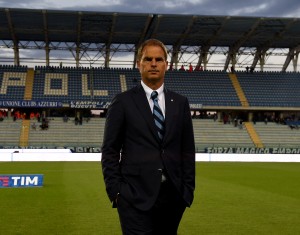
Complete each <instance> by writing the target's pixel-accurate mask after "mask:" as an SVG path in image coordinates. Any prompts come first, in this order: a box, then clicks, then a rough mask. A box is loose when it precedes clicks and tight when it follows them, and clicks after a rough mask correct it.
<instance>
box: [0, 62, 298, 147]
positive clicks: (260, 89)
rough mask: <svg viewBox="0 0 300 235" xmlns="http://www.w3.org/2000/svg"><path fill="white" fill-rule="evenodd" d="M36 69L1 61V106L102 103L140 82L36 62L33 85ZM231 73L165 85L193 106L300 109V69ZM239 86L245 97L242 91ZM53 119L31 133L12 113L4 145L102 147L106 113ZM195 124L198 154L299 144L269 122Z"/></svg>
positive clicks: (3, 127)
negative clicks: (76, 119) (25, 102)
mask: <svg viewBox="0 0 300 235" xmlns="http://www.w3.org/2000/svg"><path fill="white" fill-rule="evenodd" d="M29 71H30V69H29V68H27V67H26V66H5V65H1V66H0V85H1V93H0V108H14V106H13V105H12V106H9V104H6V105H4V102H5V101H11V102H14V101H22V100H28V101H33V102H35V101H40V100H42V101H49V102H53V101H57V102H61V103H63V107H64V108H67V109H68V108H69V109H70V108H71V107H70V102H72V101H79V102H82V101H102V102H104V103H106V104H109V102H110V101H111V99H112V98H113V97H114V96H115V95H116V94H117V93H120V92H122V91H125V90H128V89H130V88H131V87H133V86H135V85H136V84H137V83H138V82H139V81H140V79H139V72H138V70H137V69H127V68H110V69H109V68H93V69H90V68H75V67H74V68H71V67H70V68H69V67H65V68H64V67H63V68H59V67H45V66H36V67H35V69H34V77H33V79H32V83H28V81H27V80H28V76H27V75H28V73H29ZM230 75H232V74H228V73H226V72H224V71H194V72H186V71H177V70H174V71H168V72H167V74H166V78H165V83H166V86H167V87H169V88H170V89H172V90H174V91H177V92H179V93H181V94H183V95H185V96H187V97H188V99H189V101H190V104H191V109H193V105H195V106H196V107H197V108H199V107H200V109H203V110H205V107H210V108H214V107H215V108H216V110H217V109H218V108H219V107H228V110H230V108H237V109H238V108H244V105H243V104H244V103H243V102H244V101H245V100H246V101H247V102H248V105H249V107H265V108H272V107H276V108H278V109H280V108H283V109H284V108H286V107H288V108H290V107H296V108H297V107H298V108H299V107H300V95H299V93H298V92H295V91H296V90H298V89H299V86H300V85H299V82H298V80H299V78H300V75H299V73H290V72H254V73H246V72H237V73H236V74H235V78H234V79H235V80H236V81H234V80H233V79H232V77H231V76H230ZM26 82H27V83H26ZM235 82H236V83H238V86H236V85H235V84H234V83H235ZM27 86H32V89H27V93H28V90H29V93H30V92H31V93H32V94H25V91H26V88H27ZM239 89H240V90H241V91H242V92H243V95H244V98H241V97H242V96H241V95H239V91H238V90H239ZM26 97H27V98H26ZM30 97H31V98H30ZM242 99H244V100H242ZM197 105H200V106H197ZM25 108H29V107H27V106H25ZM96 108H99V107H96ZM100 108H103V107H100ZM105 108H106V107H104V109H105ZM196 110H197V109H196ZM48 118H49V119H50V123H49V129H48V130H41V129H40V128H39V125H40V123H37V122H36V120H30V122H28V123H27V124H26V127H29V126H30V127H31V125H32V124H33V123H35V124H36V125H37V129H36V130H34V129H32V128H28V129H29V130H28V133H27V132H24V130H23V129H24V126H25V122H22V120H16V121H13V120H12V118H11V117H9V118H5V119H4V120H3V121H1V122H0V135H1V137H0V141H1V145H2V146H1V147H6V146H23V147H33V148H38V147H46V148H54V147H68V146H74V147H95V148H100V146H101V143H102V139H103V128H104V122H105V119H104V118H91V119H90V121H89V122H85V121H84V122H83V125H75V124H74V122H73V121H72V120H70V121H69V122H67V123H66V122H63V120H62V117H61V118H60V117H59V118H58V117H51V116H50V117H48ZM73 119H74V117H73ZM193 123H194V131H195V141H196V147H197V151H198V152H203V151H205V149H207V148H208V147H211V148H213V147H224V148H225V147H226V148H227V147H235V148H236V147H247V148H253V147H270V148H271V147H275V146H277V147H278V146H285V147H295V146H297V144H298V143H299V141H300V131H299V130H298V128H294V129H293V128H290V127H289V125H280V124H275V123H273V122H270V123H268V125H266V124H264V123H263V122H257V123H256V125H252V127H251V128H252V129H253V130H254V132H255V133H254V134H251V133H250V132H251V131H250V129H249V128H250V127H249V125H243V128H237V127H235V126H234V125H233V124H223V122H221V120H217V121H213V120H212V119H193ZM26 127H25V129H26ZM253 136H257V137H256V138H257V139H259V142H261V143H260V144H257V142H256V141H255V140H254V139H255V138H254V137H253Z"/></svg>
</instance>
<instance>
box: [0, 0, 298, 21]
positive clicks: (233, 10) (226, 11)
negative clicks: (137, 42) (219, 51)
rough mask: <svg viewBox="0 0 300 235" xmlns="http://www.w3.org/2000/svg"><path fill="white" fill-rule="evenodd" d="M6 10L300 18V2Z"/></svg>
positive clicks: (101, 0)
mask: <svg viewBox="0 0 300 235" xmlns="http://www.w3.org/2000/svg"><path fill="white" fill-rule="evenodd" d="M0 7H3V8H29V9H57V10H75V11H100V12H130V13H161V14H194V15H222V16H224V15H231V16H262V17H297V18H298V17H299V16H300V1H299V0H285V1H283V0H251V1H250V0H80V1H78V0H73V1H72V0H55V1H50V0H26V1H24V0H0Z"/></svg>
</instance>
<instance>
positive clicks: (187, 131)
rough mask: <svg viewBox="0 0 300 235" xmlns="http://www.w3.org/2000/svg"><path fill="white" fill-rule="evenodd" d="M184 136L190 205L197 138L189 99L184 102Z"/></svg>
mask: <svg viewBox="0 0 300 235" xmlns="http://www.w3.org/2000/svg"><path fill="white" fill-rule="evenodd" d="M182 134H183V136H182V153H181V155H182V172H183V184H184V192H183V193H184V198H187V199H188V202H187V203H188V205H189V206H190V205H191V203H192V201H193V197H194V195H193V193H194V190H195V140H194V130H193V123H192V118H191V112H190V106H189V103H188V100H187V99H186V102H185V104H184V127H183V133H182Z"/></svg>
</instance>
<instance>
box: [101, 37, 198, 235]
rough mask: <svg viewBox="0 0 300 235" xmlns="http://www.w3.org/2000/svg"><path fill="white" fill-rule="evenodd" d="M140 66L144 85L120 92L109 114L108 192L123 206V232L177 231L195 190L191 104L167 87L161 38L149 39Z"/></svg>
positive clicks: (106, 148) (106, 147)
mask: <svg viewBox="0 0 300 235" xmlns="http://www.w3.org/2000/svg"><path fill="white" fill-rule="evenodd" d="M137 66H138V68H139V71H140V74H141V78H142V81H141V84H139V85H137V86H136V87H134V88H133V89H131V90H128V91H126V92H123V93H121V94H118V95H117V96H116V97H115V98H114V99H113V101H112V103H111V105H110V107H109V109H108V113H107V118H106V125H105V132H104V141H103V146H102V170H103V175H104V181H105V185H106V191H107V194H108V196H109V198H110V200H111V201H112V203H113V207H117V209H118V213H119V218H120V222H121V227H122V231H123V234H126V235H133V234H139V235H142V234H144V235H146V234H147V235H150V234H151V235H158V234H164V235H171V234H172V235H175V234H177V229H178V226H179V223H180V220H181V218H182V215H183V213H184V211H185V208H186V207H190V206H191V204H192V201H193V197H194V189H195V144H194V134H193V126H192V120H191V113H190V108H189V103H188V100H187V98H186V97H184V96H181V95H179V94H177V93H175V92H172V91H170V90H169V89H167V88H166V87H164V76H165V72H166V70H167V68H168V62H167V50H166V47H165V46H164V44H163V43H162V42H160V41H158V40H156V39H149V40H147V41H146V42H144V43H143V44H142V45H141V46H140V48H139V50H138V56H137ZM153 91H154V93H153ZM152 93H153V94H154V95H153V94H152Z"/></svg>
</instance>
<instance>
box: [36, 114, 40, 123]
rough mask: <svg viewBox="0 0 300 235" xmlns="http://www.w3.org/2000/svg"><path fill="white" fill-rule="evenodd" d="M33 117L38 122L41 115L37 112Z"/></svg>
mask: <svg viewBox="0 0 300 235" xmlns="http://www.w3.org/2000/svg"><path fill="white" fill-rule="evenodd" d="M35 117H36V119H37V120H38V122H40V121H41V114H40V113H39V112H37V113H36V114H35Z"/></svg>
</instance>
